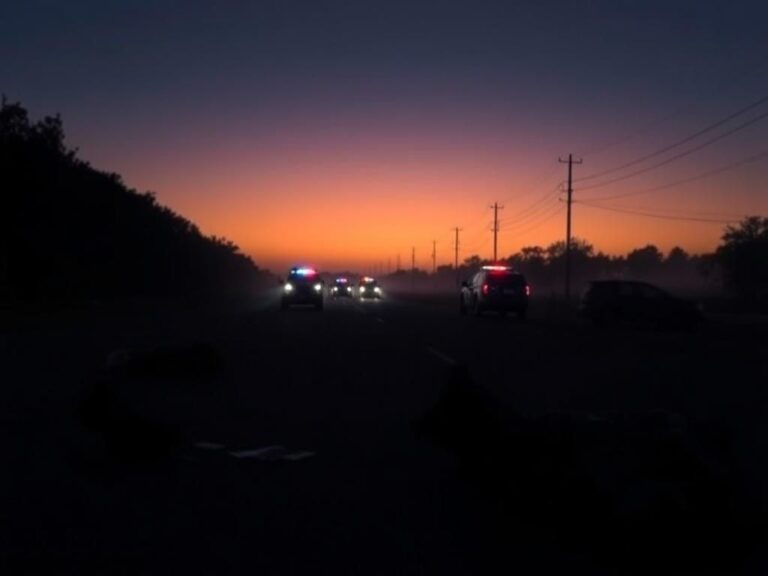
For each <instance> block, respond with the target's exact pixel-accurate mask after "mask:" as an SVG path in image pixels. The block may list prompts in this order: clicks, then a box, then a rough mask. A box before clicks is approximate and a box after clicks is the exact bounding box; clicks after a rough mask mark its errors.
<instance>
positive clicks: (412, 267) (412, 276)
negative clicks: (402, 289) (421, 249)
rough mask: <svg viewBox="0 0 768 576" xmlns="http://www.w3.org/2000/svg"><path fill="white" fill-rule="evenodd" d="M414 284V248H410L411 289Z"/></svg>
mask: <svg viewBox="0 0 768 576" xmlns="http://www.w3.org/2000/svg"><path fill="white" fill-rule="evenodd" d="M414 282H416V246H412V247H411V288H413V285H414Z"/></svg>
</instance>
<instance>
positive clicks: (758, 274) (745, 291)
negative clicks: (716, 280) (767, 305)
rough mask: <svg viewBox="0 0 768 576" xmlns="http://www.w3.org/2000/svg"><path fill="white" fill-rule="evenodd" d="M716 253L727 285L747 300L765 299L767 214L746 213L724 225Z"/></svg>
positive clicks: (767, 289) (767, 283)
mask: <svg viewBox="0 0 768 576" xmlns="http://www.w3.org/2000/svg"><path fill="white" fill-rule="evenodd" d="M722 241H723V243H722V244H721V245H720V246H719V247H718V248H717V251H716V255H717V259H718V261H719V263H720V265H721V266H722V268H723V273H724V279H725V283H726V287H727V288H728V289H729V290H731V291H732V292H734V293H735V294H737V295H738V296H740V297H743V298H745V299H747V300H748V301H750V302H757V301H760V302H766V301H767V300H768V218H763V217H760V216H749V217H747V218H745V219H744V220H742V221H741V222H740V223H739V224H738V226H730V225H729V226H727V227H726V229H725V232H724V233H723V236H722Z"/></svg>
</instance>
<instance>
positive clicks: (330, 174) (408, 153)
mask: <svg viewBox="0 0 768 576" xmlns="http://www.w3.org/2000/svg"><path fill="white" fill-rule="evenodd" d="M428 144H429V143H428V142H426V143H425V142H416V143H415V144H414V143H411V144H410V145H408V146H406V145H403V142H394V143H390V145H389V146H382V145H380V146H379V147H378V148H376V149H375V150H374V151H372V152H370V153H363V151H360V150H357V149H351V148H349V147H343V146H340V145H338V144H336V145H335V146H330V145H329V146H328V148H327V149H325V150H322V149H318V148H317V147H312V146H307V147H306V148H300V149H297V150H294V151H290V150H285V149H280V150H275V151H273V152H272V153H270V152H268V151H267V152H265V151H264V150H261V149H260V150H253V151H252V152H251V153H245V152H242V151H240V152H239V153H237V154H232V155H231V157H229V158H223V159H222V160H221V162H219V163H214V164H213V165H207V164H206V163H205V162H203V161H202V160H201V161H200V162H196V161H195V159H194V158H192V160H191V161H189V164H188V166H189V168H187V169H185V170H180V169H179V170H169V169H167V167H163V171H162V172H161V171H159V170H155V171H152V170H147V169H141V167H134V168H133V169H131V168H130V167H129V168H128V170H126V171H125V173H126V180H127V181H128V182H131V183H133V182H135V183H136V184H139V185H140V186H143V187H146V188H148V189H152V190H156V191H157V196H158V200H159V201H160V202H162V203H164V204H167V205H169V206H170V207H171V208H172V209H174V210H176V211H178V212H179V213H181V214H182V215H184V216H185V217H187V218H189V219H191V220H192V221H194V222H195V223H197V224H198V225H199V226H200V228H201V230H202V231H203V232H204V233H206V234H215V235H217V236H224V237H227V238H229V239H231V240H232V241H233V242H235V243H236V244H237V245H238V246H240V247H241V249H242V250H243V252H245V253H246V254H248V255H249V256H251V257H252V258H253V259H254V261H255V262H256V263H257V264H258V265H259V266H261V267H264V268H270V269H272V270H274V271H276V272H280V271H283V270H286V269H287V268H288V267H289V266H291V265H294V264H304V263H306V264H311V265H313V266H317V267H320V268H322V269H324V270H336V271H341V270H345V269H348V270H353V271H355V270H357V271H364V270H371V269H372V268H373V267H377V268H378V269H379V270H386V269H394V268H395V265H396V262H397V258H398V256H399V258H400V263H401V266H402V267H403V268H409V267H410V262H411V249H412V247H415V249H416V265H417V267H419V268H423V269H431V266H432V262H431V251H432V242H433V240H436V241H437V262H438V265H440V264H452V263H453V241H454V235H453V232H452V230H451V229H452V228H453V227H454V226H459V227H460V228H462V229H463V230H462V232H461V236H460V260H463V259H464V258H466V257H468V256H470V255H473V254H478V255H480V256H481V257H485V258H491V257H492V235H491V231H490V228H491V224H492V211H491V210H490V209H489V205H490V204H491V203H492V202H494V201H497V200H498V201H499V202H500V203H502V204H504V210H503V211H501V212H500V220H501V225H502V231H501V232H500V235H499V256H500V257H505V256H508V255H511V254H513V253H515V252H517V251H519V250H520V249H521V248H522V247H523V246H530V245H541V246H544V247H546V246H547V245H548V244H550V243H552V242H555V241H558V240H562V239H563V238H564V235H565V210H564V208H565V205H564V203H563V202H561V201H559V200H558V194H557V193H553V191H554V188H555V186H556V185H557V183H558V180H559V178H561V177H562V176H564V170H561V171H558V170H557V168H558V165H557V164H556V160H555V161H554V162H552V163H551V167H550V168H551V171H550V172H551V174H550V177H549V178H544V179H542V178H541V172H542V170H536V169H529V168H526V166H525V165H524V164H522V165H516V166H515V165H510V166H506V165H505V164H504V163H501V162H500V161H499V157H500V156H502V155H500V154H499V155H497V156H496V157H493V158H490V159H489V158H485V157H483V156H481V155H479V154H472V153H470V151H468V150H467V149H466V148H464V149H460V148H456V147H454V148H451V147H439V146H436V145H433V146H432V147H430V146H429V145H428ZM398 146H400V147H401V148H402V149H399V148H398ZM509 156H510V157H515V156H516V155H515V154H513V153H512V152H509ZM517 156H523V153H522V152H520V153H519V154H517ZM209 164H210V163H209ZM545 166H546V165H545ZM686 168H687V169H688V170H689V171H693V172H695V167H694V169H691V168H690V167H686ZM537 172H538V173H537ZM681 173H682V174H685V172H684V171H682V172H681ZM759 177H760V174H759V173H757V172H755V173H754V174H749V173H746V174H740V175H738V176H734V177H733V178H732V179H731V180H730V181H729V183H728V186H729V189H737V190H749V189H751V188H753V186H752V183H757V182H758V181H759ZM663 178H666V179H667V180H669V179H670V176H663ZM650 184H653V182H650ZM648 185H649V182H642V181H639V182H637V183H635V182H631V183H629V185H628V186H627V187H625V188H620V189H618V191H620V192H623V191H625V190H630V191H632V190H637V189H642V188H643V186H646V187H647V186H648ZM724 186H725V184H724V182H723V180H713V181H709V182H706V183H704V185H701V184H699V185H697V186H695V187H693V188H692V189H691V188H690V187H689V188H681V189H679V190H674V191H671V192H668V193H666V194H665V195H664V196H661V197H660V196H647V197H643V196H640V197H637V198H627V199H626V200H625V201H623V202H619V201H617V202H616V205H617V206H625V207H630V208H637V209H639V208H643V209H647V207H648V206H653V207H654V209H658V210H662V209H668V210H679V211H680V213H684V211H685V210H689V209H692V204H691V200H690V198H692V197H693V194H694V193H695V194H696V195H697V200H696V204H695V206H693V208H695V209H696V210H701V211H704V210H711V211H719V212H724V211H727V212H728V213H729V214H734V215H746V214H755V213H760V212H761V208H762V212H763V213H766V212H768V202H763V205H762V206H760V205H755V201H754V199H753V198H751V197H749V196H747V195H746V194H742V195H739V194H737V193H732V194H731V195H730V196H729V197H728V201H727V202H726V201H724V200H723V194H722V193H721V192H720V191H721V189H723V187H724ZM575 188H576V191H575V193H574V199H575V200H576V201H577V202H576V203H575V204H574V206H573V235H574V236H575V237H578V238H584V239H586V240H587V241H588V242H590V243H591V244H592V245H593V246H594V247H595V250H596V251H602V252H604V253H607V254H614V255H616V254H626V253H627V252H628V251H630V250H632V249H634V248H639V247H642V246H645V245H646V244H655V245H656V246H658V247H659V248H660V249H661V250H662V251H663V252H667V251H669V250H670V249H671V248H672V247H674V246H681V247H683V248H684V249H685V250H687V251H688V252H691V253H702V252H708V251H711V250H713V249H714V248H715V247H716V246H717V244H718V243H719V240H720V236H721V235H722V232H723V228H724V224H717V223H710V222H688V221H675V220H664V219H651V218H641V217H637V216H633V215H629V214H622V213H617V212H609V211H603V210H599V209H595V208H592V207H588V206H586V205H581V204H579V203H578V201H579V200H580V199H582V198H584V199H587V200H588V199H590V198H592V197H599V196H600V195H605V194H606V192H604V191H600V192H599V193H598V192H590V193H586V192H585V193H581V192H580V191H579V190H578V186H575ZM615 191H616V190H609V192H615ZM659 198H662V201H660V200H659Z"/></svg>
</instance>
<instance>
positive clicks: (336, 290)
mask: <svg viewBox="0 0 768 576" xmlns="http://www.w3.org/2000/svg"><path fill="white" fill-rule="evenodd" d="M331 291H332V292H338V291H339V287H338V286H334V287H333V288H332V290H331Z"/></svg>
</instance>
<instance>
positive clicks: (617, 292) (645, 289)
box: [579, 280, 702, 328]
mask: <svg viewBox="0 0 768 576" xmlns="http://www.w3.org/2000/svg"><path fill="white" fill-rule="evenodd" d="M579 310H580V312H581V314H582V315H583V316H584V317H586V318H588V319H589V320H591V321H592V322H593V323H594V324H595V325H597V326H604V325H608V324H637V325H651V326H655V327H659V328H664V327H668V328H673V327H676V328H693V327H695V326H696V325H698V324H699V323H700V322H701V321H702V315H701V312H700V310H699V308H698V307H697V306H696V304H694V303H693V302H690V301H688V300H683V299H681V298H677V297H675V296H672V295H671V294H669V293H667V292H665V291H664V290H662V289H661V288H658V287H657V286H654V285H652V284H648V283H647V282H637V281H632V280H595V281H592V282H590V283H589V284H588V285H587V287H586V289H585V290H584V293H583V294H582V297H581V304H580V306H579Z"/></svg>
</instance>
